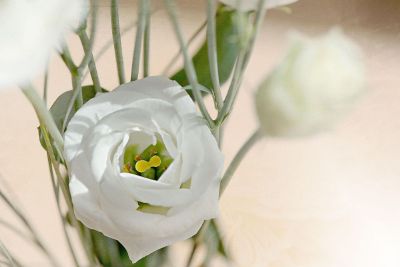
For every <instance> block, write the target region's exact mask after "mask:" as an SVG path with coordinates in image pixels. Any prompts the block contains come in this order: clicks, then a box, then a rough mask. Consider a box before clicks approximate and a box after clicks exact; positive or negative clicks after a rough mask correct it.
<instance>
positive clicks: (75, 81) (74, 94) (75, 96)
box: [61, 72, 83, 131]
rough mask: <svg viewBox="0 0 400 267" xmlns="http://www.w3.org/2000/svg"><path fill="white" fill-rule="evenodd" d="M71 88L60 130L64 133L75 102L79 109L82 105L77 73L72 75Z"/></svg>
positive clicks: (80, 86)
mask: <svg viewBox="0 0 400 267" xmlns="http://www.w3.org/2000/svg"><path fill="white" fill-rule="evenodd" d="M72 87H73V90H72V96H71V99H70V100H69V103H68V107H67V112H66V113H65V117H64V121H63V125H62V128H61V130H62V131H65V129H66V127H67V123H68V120H69V117H70V114H71V112H72V109H73V107H74V103H75V101H76V102H77V108H80V107H81V106H82V105H83V99H82V85H81V77H80V74H79V73H78V72H76V73H72Z"/></svg>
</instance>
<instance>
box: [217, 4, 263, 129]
mask: <svg viewBox="0 0 400 267" xmlns="http://www.w3.org/2000/svg"><path fill="white" fill-rule="evenodd" d="M265 3H266V0H259V3H258V7H257V12H256V17H255V23H254V29H253V31H252V34H251V36H250V39H249V40H246V42H245V44H244V48H243V49H242V51H241V52H240V53H239V56H238V59H237V62H236V66H235V70H234V74H233V78H232V82H231V85H230V87H229V91H228V94H227V96H226V98H225V100H224V105H223V106H222V109H221V111H220V112H219V113H218V117H217V120H216V124H217V125H220V124H222V123H223V121H224V120H225V118H226V117H227V116H228V115H229V113H230V112H231V110H232V108H233V104H234V103H235V100H236V97H237V94H238V92H239V89H240V86H241V83H242V80H243V75H244V73H245V71H246V68H247V65H248V63H249V60H250V56H251V54H252V52H253V49H254V44H255V41H256V37H257V35H258V32H259V30H260V28H261V25H262V22H263V20H264V17H265V12H266V8H265Z"/></svg>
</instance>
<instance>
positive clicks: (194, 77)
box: [164, 0, 215, 129]
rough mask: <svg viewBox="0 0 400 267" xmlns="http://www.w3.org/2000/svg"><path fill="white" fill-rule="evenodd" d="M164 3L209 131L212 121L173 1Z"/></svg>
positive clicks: (212, 126) (165, 0)
mask: <svg viewBox="0 0 400 267" xmlns="http://www.w3.org/2000/svg"><path fill="white" fill-rule="evenodd" d="M164 3H165V5H166V7H167V11H168V15H169V17H170V20H171V22H172V25H173V28H174V30H175V34H176V37H177V39H178V41H179V44H180V46H181V50H182V54H183V57H184V60H185V71H186V75H187V77H188V79H189V82H190V85H191V86H192V88H193V90H192V91H193V95H194V98H195V100H196V102H197V104H198V106H199V109H200V111H201V114H202V115H203V117H204V118H205V119H206V121H207V122H208V125H209V126H210V128H211V129H213V128H214V126H215V125H214V121H213V119H212V118H211V116H210V114H209V113H208V110H207V108H206V106H205V104H204V100H203V97H202V96H201V93H200V88H199V84H198V81H197V75H196V71H195V68H194V65H193V62H192V59H191V57H190V55H189V51H188V48H187V46H186V43H185V41H184V39H183V35H182V31H181V28H180V26H179V23H178V19H177V14H176V7H175V2H174V0H164Z"/></svg>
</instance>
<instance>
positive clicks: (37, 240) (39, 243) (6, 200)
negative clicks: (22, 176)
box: [0, 190, 60, 266]
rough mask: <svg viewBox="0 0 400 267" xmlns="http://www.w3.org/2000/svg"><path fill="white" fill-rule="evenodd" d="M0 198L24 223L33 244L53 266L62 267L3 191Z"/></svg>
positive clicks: (0, 192)
mask: <svg viewBox="0 0 400 267" xmlns="http://www.w3.org/2000/svg"><path fill="white" fill-rule="evenodd" d="M0 198H1V199H3V201H4V203H5V204H6V205H7V206H8V207H9V208H10V209H11V210H12V211H13V212H14V214H15V215H16V216H17V217H18V218H19V220H20V221H21V222H22V223H23V225H24V226H25V227H26V229H27V230H28V231H29V232H30V233H31V235H32V238H33V242H34V243H35V244H36V245H37V246H38V248H40V250H41V251H42V252H43V253H44V254H45V255H46V256H47V257H48V258H49V261H50V262H51V264H52V266H60V264H59V263H58V261H57V260H56V258H55V257H54V256H53V254H51V253H50V251H49V250H48V249H47V247H46V246H45V244H44V242H43V241H42V240H41V238H40V236H39V234H38V233H37V232H36V230H35V228H34V227H33V226H32V225H31V224H30V223H29V220H28V219H27V217H26V216H25V215H24V213H23V212H22V211H21V210H20V209H19V208H18V207H17V206H16V205H15V204H14V203H13V201H11V200H10V199H9V198H8V197H7V196H6V194H5V193H3V191H1V190H0Z"/></svg>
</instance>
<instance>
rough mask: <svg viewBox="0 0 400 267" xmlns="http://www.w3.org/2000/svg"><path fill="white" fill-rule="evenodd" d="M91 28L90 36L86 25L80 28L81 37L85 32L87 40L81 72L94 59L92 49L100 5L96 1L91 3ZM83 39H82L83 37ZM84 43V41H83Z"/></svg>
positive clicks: (80, 67) (80, 65) (80, 66)
mask: <svg viewBox="0 0 400 267" xmlns="http://www.w3.org/2000/svg"><path fill="white" fill-rule="evenodd" d="M92 2H94V0H92ZM91 6H92V8H91V11H92V12H91V14H92V16H91V18H92V19H91V30H90V38H89V37H87V35H86V27H84V28H82V29H81V30H79V33H78V35H79V37H80V35H81V34H82V32H84V33H85V36H86V40H85V44H84V45H83V47H84V50H85V55H84V57H83V59H82V61H81V64H79V67H78V69H79V72H81V73H82V72H83V69H84V68H86V66H87V65H88V64H89V62H90V61H93V54H92V50H93V45H94V41H95V37H96V28H97V10H98V7H97V5H95V4H94V3H93V4H92V5H91ZM81 41H82V39H81ZM82 44H83V43H82Z"/></svg>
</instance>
